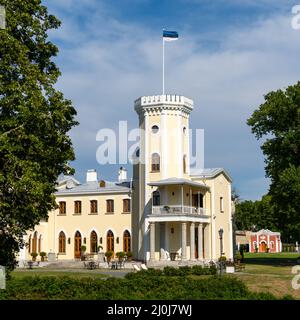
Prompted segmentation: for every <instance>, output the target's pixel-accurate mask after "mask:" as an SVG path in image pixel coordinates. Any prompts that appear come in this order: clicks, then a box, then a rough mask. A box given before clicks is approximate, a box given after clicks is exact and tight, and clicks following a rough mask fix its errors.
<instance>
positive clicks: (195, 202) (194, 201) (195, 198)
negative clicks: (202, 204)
mask: <svg viewBox="0 0 300 320" xmlns="http://www.w3.org/2000/svg"><path fill="white" fill-rule="evenodd" d="M192 206H193V207H196V208H198V207H199V196H198V194H192Z"/></svg>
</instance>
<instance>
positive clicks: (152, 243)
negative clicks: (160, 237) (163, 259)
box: [150, 222, 155, 261]
mask: <svg viewBox="0 0 300 320" xmlns="http://www.w3.org/2000/svg"><path fill="white" fill-rule="evenodd" d="M150 260H151V261H154V260H155V222H150Z"/></svg>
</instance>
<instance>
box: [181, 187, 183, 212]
mask: <svg viewBox="0 0 300 320" xmlns="http://www.w3.org/2000/svg"><path fill="white" fill-rule="evenodd" d="M181 211H182V212H183V185H182V186H181Z"/></svg>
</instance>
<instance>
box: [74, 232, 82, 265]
mask: <svg viewBox="0 0 300 320" xmlns="http://www.w3.org/2000/svg"><path fill="white" fill-rule="evenodd" d="M80 255H81V234H80V232H79V231H77V232H76V233H75V238H74V257H75V259H76V258H80Z"/></svg>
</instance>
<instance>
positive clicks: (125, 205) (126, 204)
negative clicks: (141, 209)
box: [123, 199, 130, 212]
mask: <svg viewBox="0 0 300 320" xmlns="http://www.w3.org/2000/svg"><path fill="white" fill-rule="evenodd" d="M123 212H130V199H123Z"/></svg>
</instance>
